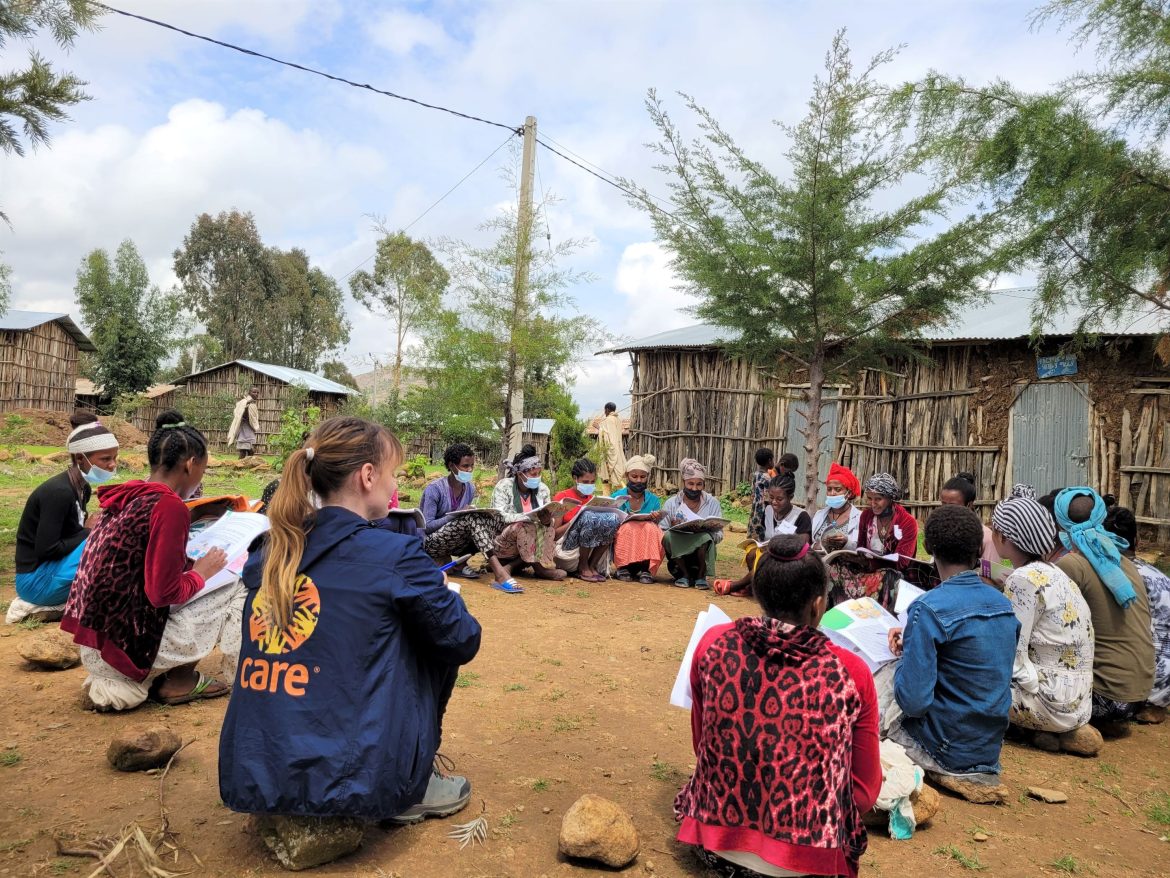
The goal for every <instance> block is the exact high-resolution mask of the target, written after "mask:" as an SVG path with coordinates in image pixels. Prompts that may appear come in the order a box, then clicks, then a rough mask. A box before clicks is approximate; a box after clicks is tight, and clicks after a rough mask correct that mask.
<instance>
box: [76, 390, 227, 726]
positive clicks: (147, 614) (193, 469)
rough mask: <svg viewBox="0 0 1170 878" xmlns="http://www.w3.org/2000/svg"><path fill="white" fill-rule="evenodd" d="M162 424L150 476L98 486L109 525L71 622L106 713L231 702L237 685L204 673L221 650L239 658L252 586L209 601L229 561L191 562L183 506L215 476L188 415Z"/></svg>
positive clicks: (215, 554) (92, 546)
mask: <svg viewBox="0 0 1170 878" xmlns="http://www.w3.org/2000/svg"><path fill="white" fill-rule="evenodd" d="M156 424H157V429H156V430H155V431H154V435H152V436H151V437H150V441H149V442H148V443H147V446H146V457H147V460H148V461H149V463H150V476H149V477H148V478H147V479H146V480H145V481H142V480H140V479H133V480H131V481H128V482H123V483H122V484H120V485H112V486H107V487H104V488H98V491H97V496H98V502H99V504H100V505H101V512H102V514H101V518H100V520H99V521H98V523H97V526H96V527H95V528H94V529H93V531H92V533H91V534H90V536H89V539H88V540H87V541H86V545H85V552H84V554H83V555H82V556H81V565H80V566H79V568H78V570H77V579H76V580H75V581H74V583H73V592H72V593H71V594H70V596H69V603H68V604H66V606H65V617H64V619H62V621H61V628H62V629H64V630H65V631H68V632H69V633H70V634H72V635H73V640H74V642H76V643H78V644H80V646H81V663H82V664H83V665H84V666H85V669H86V670H87V671H88V672H89V676H88V677H86V679H85V682H84V683H83V684H82V686H83V688H84V690H85V693H86V697H87V698H88V700H89V702H91V703H92V705H93V706H94V707H95V708H97V709H98V710H129V709H131V708H134V707H137V706H138V705H140V704H142V702H144V701H145V700H146V699H147V697H148V696H151V695H153V697H154V698H156V699H157V700H159V701H162V702H163V703H166V704H182V703H185V702H188V701H194V700H196V699H200V698H215V697H216V696H219V695H226V694H227V693H228V686H227V685H225V684H224V683H220V682H217V681H216V680H214V679H212V678H210V677H206V676H204V675H203V674H201V673H199V672H198V671H196V670H195V665H196V664H197V663H198V662H199V661H200V660H201V659H203V658H204V657H206V656H207V655H208V654H209V653H210V652H211V651H212V649H214V648H215V646H216V645H219V647H220V649H221V650H222V651H223V653H224V655H225V656H227V657H228V658H229V660H230V659H231V658H234V656H235V655H236V654H237V653H238V651H239V637H240V611H241V608H242V607H243V602H244V595H243V587H242V586H241V585H240V584H239V582H238V581H237V582H236V584H235V586H227V587H224V588H220V589H217V590H214V591H211V592H208V593H207V594H202V595H201V594H200V592H201V591H202V590H203V588H204V586H205V585H206V582H207V580H208V579H210V578H211V577H212V576H214V575H215V574H216V573H218V572H219V571H220V570H222V569H223V567H224V565H225V564H226V562H227V558H226V556H225V555H224V553H223V551H222V550H221V549H212V550H211V551H210V552H208V553H207V554H206V555H204V556H203V557H202V558H200V559H199V560H198V561H196V562H195V563H194V565H192V564H191V563H190V562H189V561H188V560H187V538H188V529H189V527H190V524H191V514H190V512H189V511H188V509H187V507H186V506H185V505H184V504H183V501H184V500H185V499H187V498H188V497H189V496H190V494H191V492H192V491H193V490H194V489H195V486H196V485H198V484H199V483H200V481H201V480H202V479H203V473H204V471H205V470H206V469H207V441H206V440H205V439H204V438H203V434H202V433H200V432H199V431H198V430H196V429H195V428H194V427H192V426H190V425H189V424H187V422H186V421H184V420H183V416H182V415H181V414H180V413H179V412H176V411H166V412H163V413H162V414H161V415H159V416H158V419H157V420H156ZM193 599H194V600H193ZM233 670H234V669H233Z"/></svg>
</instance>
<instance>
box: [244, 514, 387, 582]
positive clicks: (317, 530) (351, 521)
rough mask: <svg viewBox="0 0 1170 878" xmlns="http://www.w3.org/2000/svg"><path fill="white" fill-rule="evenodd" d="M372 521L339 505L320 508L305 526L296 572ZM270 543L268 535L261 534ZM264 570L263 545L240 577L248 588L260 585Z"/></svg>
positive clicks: (253, 553)
mask: <svg viewBox="0 0 1170 878" xmlns="http://www.w3.org/2000/svg"><path fill="white" fill-rule="evenodd" d="M370 526H371V525H370V522H368V521H367V520H366V519H364V518H362V517H361V516H360V515H355V514H354V513H352V512H350V511H349V510H348V509H342V508H341V507H339V506H326V507H325V508H324V509H320V510H318V511H317V514H316V515H315V516H314V518H313V520H312V522H310V523H309V524H307V525H306V530H307V531H308V535H307V536H306V537H305V552H304V554H303V555H302V556H301V563H300V565H299V566H298V567H297V572H298V573H299V572H303V571H304V569H305V568H306V567H309V566H310V565H312V564H313V563H315V562H316V561H318V560H320V559H321V557H322V556H324V555H327V554H328V553H329V552H330V551H331V550H332V549H333V548H334V547H336V546H337V545H338V544H339V543H342V542H344V541H345V540H347V539H349V538H350V537H351V536H353V535H354V534H355V533H357V532H358V531H359V530H362V529H363V528H367V527H370ZM262 539H263V540H264V541H265V543H266V542H267V537H262ZM263 573H264V550H263V548H261V549H259V550H256V551H253V552H252V554H251V556H250V557H249V558H248V561H247V563H246V564H245V565H244V570H243V574H242V576H241V578H242V579H243V580H244V584H245V585H246V586H248V587H249V588H259V586H260V580H261V577H262V576H263Z"/></svg>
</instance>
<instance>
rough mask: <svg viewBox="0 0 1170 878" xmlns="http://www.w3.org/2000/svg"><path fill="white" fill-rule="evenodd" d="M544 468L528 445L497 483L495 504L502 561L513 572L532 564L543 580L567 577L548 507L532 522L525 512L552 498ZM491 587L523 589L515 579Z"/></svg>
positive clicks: (515, 591)
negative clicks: (500, 522)
mask: <svg viewBox="0 0 1170 878" xmlns="http://www.w3.org/2000/svg"><path fill="white" fill-rule="evenodd" d="M543 469H544V466H543V464H542V463H541V462H540V457H539V456H537V454H536V448H535V447H534V446H532V445H525V446H524V447H523V448H521V449H520V452H519V453H518V454H517V455H516V456H515V457H513V458H512V462H511V464H509V465H508V467H507V471H508V476H507V477H506V478H503V479H500V480H499V481H498V482H496V486H495V488H494V489H493V490H492V507H493V508H495V509H496V510H498V511H499V513H500V516H501V518H502V520H503V522H504V529H503V530H502V531H501V532H500V534H499V536H497V537H496V541H495V546H494V548H495V552H496V554H497V555H499V556H500V563H501V564H503V565H504V567H506V568H508V569H509V570H510V571H514V568H520V567H528V566H531V567H532V571H533V573H534V574H535V575H536V576H538V577H540V578H541V579H564V578H565V576H566V574H565V571H564V570H558V569H557V567H556V551H557V537H556V529H555V528H554V526H553V525H554V522H553V518H552V515H550V514H549V512H548V511H547V510H545V511H544V512H541V513H539V514H538V516H537V518H536V520H535V521H533V520H532V519H531V518H530V517H529V516H528V515H527V514H526V513H529V512H531V511H532V510H534V509H539V508H540V507H541V506H544V505H545V504H546V503H548V502H549V501H550V500H551V499H552V495H551V494H550V493H549V490H548V485H546V484H545V483H544V482H543V481H542V480H541V478H540V474H541V472H542V471H543ZM492 588H498V589H499V590H500V591H503V592H507V593H508V594H519V593H520V592H523V591H524V589H523V588H521V587H520V586H519V585H517V584H516V580H514V579H508V580H507V581H505V582H503V583H498V582H497V583H494V584H493V585H492Z"/></svg>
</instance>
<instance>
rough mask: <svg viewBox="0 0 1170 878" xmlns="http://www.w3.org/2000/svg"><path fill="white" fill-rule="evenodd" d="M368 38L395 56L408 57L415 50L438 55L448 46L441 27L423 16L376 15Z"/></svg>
mask: <svg viewBox="0 0 1170 878" xmlns="http://www.w3.org/2000/svg"><path fill="white" fill-rule="evenodd" d="M369 34H370V37H372V38H373V40H374V42H375V43H376V44H377V45H379V46H381V47H382V48H384V49H389V50H390V51H391V52H393V53H394V54H395V55H409V54H410V53H411V52H413V51H414V50H415V49H428V50H430V51H432V52H435V53H441V52H444V51H446V50H447V49H449V48H450V47H451V45H452V40H451V37H450V36H448V35H447V31H445V30H444V29H443V25H441V24H440V23H439V22H437V21H435V20H434V19H432V18H427V17H426V16H425V15H419V14H418V13H415V12H407V11H406V10H404V9H395V10H391V11H390V12H386V13H384V14H383V15H380V16H379V17H378V19H377V20H376V21H374V22H373V23H372V24H371V25H370V27H369Z"/></svg>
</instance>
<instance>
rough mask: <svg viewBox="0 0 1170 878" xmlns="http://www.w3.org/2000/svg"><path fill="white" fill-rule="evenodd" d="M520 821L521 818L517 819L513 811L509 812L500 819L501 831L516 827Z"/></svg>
mask: <svg viewBox="0 0 1170 878" xmlns="http://www.w3.org/2000/svg"><path fill="white" fill-rule="evenodd" d="M518 819H519V818H517V817H516V815H515V814H513V813H512V812H511V811H509V812H508V813H507V814H505V815H504V816H503V817H501V818H500V824H499V825H500V829H508V828H510V827H512V826H515V825H516V821H517V820H518Z"/></svg>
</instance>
